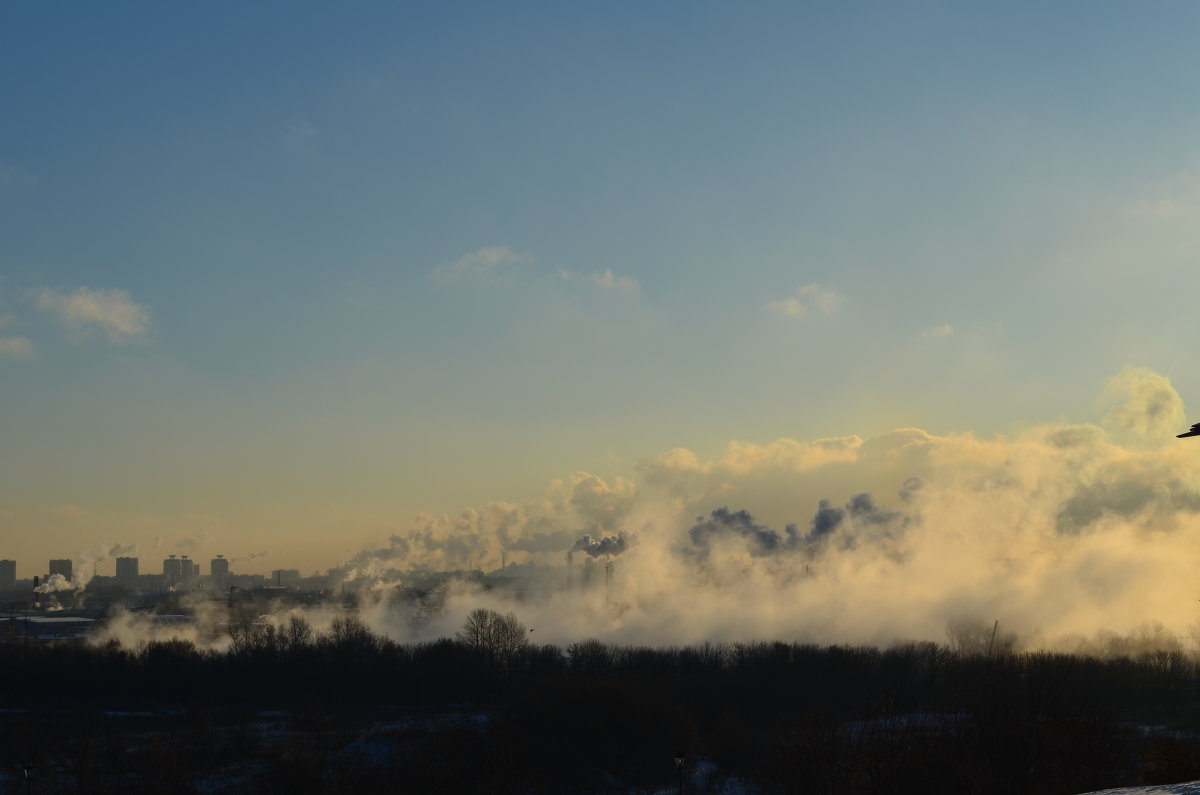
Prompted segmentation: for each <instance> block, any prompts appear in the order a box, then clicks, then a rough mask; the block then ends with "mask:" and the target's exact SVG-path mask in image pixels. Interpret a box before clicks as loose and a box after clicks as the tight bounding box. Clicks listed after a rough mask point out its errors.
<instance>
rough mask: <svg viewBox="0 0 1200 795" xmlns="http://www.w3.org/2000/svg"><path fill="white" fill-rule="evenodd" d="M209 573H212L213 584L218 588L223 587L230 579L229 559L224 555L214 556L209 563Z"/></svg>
mask: <svg viewBox="0 0 1200 795" xmlns="http://www.w3.org/2000/svg"><path fill="white" fill-rule="evenodd" d="M209 574H211V575H212V585H214V587H217V588H223V587H224V584H226V580H227V579H229V561H227V560H226V558H224V555H217V556H216V557H214V558H212V562H211V563H209Z"/></svg>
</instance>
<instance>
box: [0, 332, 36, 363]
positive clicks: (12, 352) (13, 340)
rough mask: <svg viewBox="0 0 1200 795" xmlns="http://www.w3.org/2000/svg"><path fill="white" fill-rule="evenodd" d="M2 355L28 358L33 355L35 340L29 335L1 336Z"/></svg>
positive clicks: (0, 349)
mask: <svg viewBox="0 0 1200 795" xmlns="http://www.w3.org/2000/svg"><path fill="white" fill-rule="evenodd" d="M0 356H11V357H13V358H14V359H28V358H29V357H30V356H33V341H32V340H30V339H29V337H0Z"/></svg>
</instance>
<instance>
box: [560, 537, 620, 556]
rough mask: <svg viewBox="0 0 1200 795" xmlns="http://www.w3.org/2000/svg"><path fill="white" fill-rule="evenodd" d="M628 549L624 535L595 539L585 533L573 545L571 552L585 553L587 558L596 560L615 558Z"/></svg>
mask: <svg viewBox="0 0 1200 795" xmlns="http://www.w3.org/2000/svg"><path fill="white" fill-rule="evenodd" d="M628 548H629V542H628V540H627V539H626V538H625V535H624V534H621V533H618V534H617V535H615V536H605V537H604V538H598V539H597V538H592V537H591V536H590V535H587V534H586V533H585V534H584V536H583V538H581V539H579V540H578V541H576V542H575V545H574V546H572V547H571V551H572V552H586V553H587V554H588V556H589V557H593V558H598V557H601V556H608V557H615V556H617V555H620V554H621V553H622V552H624V551H625V550H626V549H628Z"/></svg>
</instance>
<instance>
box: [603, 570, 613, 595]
mask: <svg viewBox="0 0 1200 795" xmlns="http://www.w3.org/2000/svg"><path fill="white" fill-rule="evenodd" d="M612 569H613V565H612V561H611V560H610V561H608V562H607V563H605V564H604V601H605V602H606V603H607V604H612Z"/></svg>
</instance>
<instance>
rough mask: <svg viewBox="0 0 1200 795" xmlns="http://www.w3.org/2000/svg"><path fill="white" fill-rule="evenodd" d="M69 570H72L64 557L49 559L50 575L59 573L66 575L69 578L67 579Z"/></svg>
mask: <svg viewBox="0 0 1200 795" xmlns="http://www.w3.org/2000/svg"><path fill="white" fill-rule="evenodd" d="M71 571H72V567H71V561H70V560H67V559H65V558H59V559H55V560H52V561H50V576H51V577H53V576H54V575H55V574H61V575H62V576H64V577H66V578H67V579H68V580H69V579H71Z"/></svg>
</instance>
